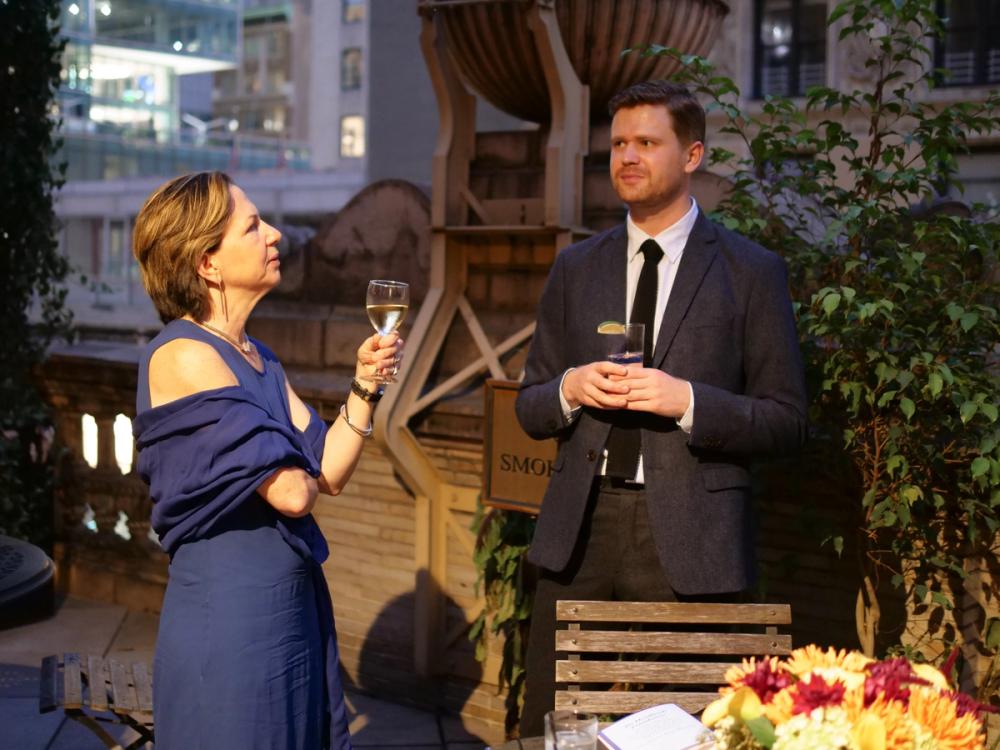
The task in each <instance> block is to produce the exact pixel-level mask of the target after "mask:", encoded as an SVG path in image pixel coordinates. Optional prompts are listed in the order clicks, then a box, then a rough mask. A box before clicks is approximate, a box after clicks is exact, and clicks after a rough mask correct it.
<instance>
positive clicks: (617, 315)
mask: <svg viewBox="0 0 1000 750" xmlns="http://www.w3.org/2000/svg"><path fill="white" fill-rule="evenodd" d="M594 250H595V252H596V255H597V257H596V262H595V264H594V267H595V269H596V273H595V274H594V277H593V278H592V279H591V282H592V286H591V288H592V289H593V290H594V296H593V297H592V298H591V302H592V304H593V305H594V309H595V310H599V311H600V315H599V316H597V317H598V322H599V323H600V322H602V321H605V320H618V321H621V322H623V323H624V322H625V283H626V273H625V268H626V265H627V261H628V259H627V258H626V255H627V253H628V232H627V231H626V230H625V225H624V224H622V225H620V226H618V227H615V229H614V231H612V232H611V233H610V234H608V236H607V238H605V240H604V241H603V242H602V243H601V244H600V245H599V246H598V247H596V248H594Z"/></svg>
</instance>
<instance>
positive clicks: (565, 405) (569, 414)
mask: <svg viewBox="0 0 1000 750" xmlns="http://www.w3.org/2000/svg"><path fill="white" fill-rule="evenodd" d="M575 369H576V368H575V367H571V368H569V369H568V370H566V372H564V373H563V376H562V378H561V379H560V380H559V406H560V407H561V408H562V415H563V421H564V422H565V423H566V424H572V423H573V421H574V420H575V419H576V418H577V416H578V415H579V414H580V409H582V408H583V407H582V406H578V407H576V408H575V409H574V408H573V407H571V406H570V405H569V401H567V400H566V397H565V396H564V395H563V381H565V380H566V376H567V375H569V374H570V373H571V372H573V370H575Z"/></svg>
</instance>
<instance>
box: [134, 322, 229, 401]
mask: <svg viewBox="0 0 1000 750" xmlns="http://www.w3.org/2000/svg"><path fill="white" fill-rule="evenodd" d="M232 385H239V381H238V380H237V379H236V376H235V375H233V371H232V370H230V369H229V366H228V365H227V364H226V363H225V362H224V361H223V359H222V357H220V356H219V353H218V352H217V351H215V349H213V348H212V346H211V345H210V344H206V343H204V342H203V341H195V340H194V339H174V340H172V341H168V342H167V343H166V344H164V345H163V346H161V347H159V348H158V349H157V350H156V351H155V352H153V356H152V357H151V358H150V360H149V400H150V403H151V406H154V407H155V406H162V405H163V404H167V403H170V402H171V401H176V400H177V399H179V398H184V397H185V396H191V395H193V394H195V393H200V392H202V391H210V390H213V389H216V388H225V387H226V386H232Z"/></svg>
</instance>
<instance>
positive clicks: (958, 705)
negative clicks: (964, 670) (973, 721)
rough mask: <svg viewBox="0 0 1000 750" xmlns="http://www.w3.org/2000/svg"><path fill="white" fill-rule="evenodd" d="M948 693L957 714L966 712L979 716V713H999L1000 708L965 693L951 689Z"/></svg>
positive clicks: (962, 714)
mask: <svg viewBox="0 0 1000 750" xmlns="http://www.w3.org/2000/svg"><path fill="white" fill-rule="evenodd" d="M948 695H949V696H951V699H952V700H953V701H955V710H956V711H957V712H958V715H959V716H965V715H966V714H973V715H974V716H979V715H981V714H995V713H1000V708H997V707H996V706H990V705H987V704H985V703H980V702H979V701H977V700H976V699H975V698H973V697H971V696H968V695H966V694H965V693H959V692H957V691H952V692H949V693H948Z"/></svg>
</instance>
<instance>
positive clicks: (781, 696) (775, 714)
mask: <svg viewBox="0 0 1000 750" xmlns="http://www.w3.org/2000/svg"><path fill="white" fill-rule="evenodd" d="M794 689H795V686H794V685H792V686H791V687H786V688H785V689H784V690H781V691H779V692H777V693H775V694H774V697H773V698H771V700H770V702H768V703H765V704H764V716H766V717H767V718H768V719H769V720H770V722H771V723H772V724H774V726H778V725H780V724H784V723H785V722H786V721H789V720H790V719H791V718H792V716H793V714H792V710H793V709H794V708H795V697H794V695H793V691H794Z"/></svg>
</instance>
